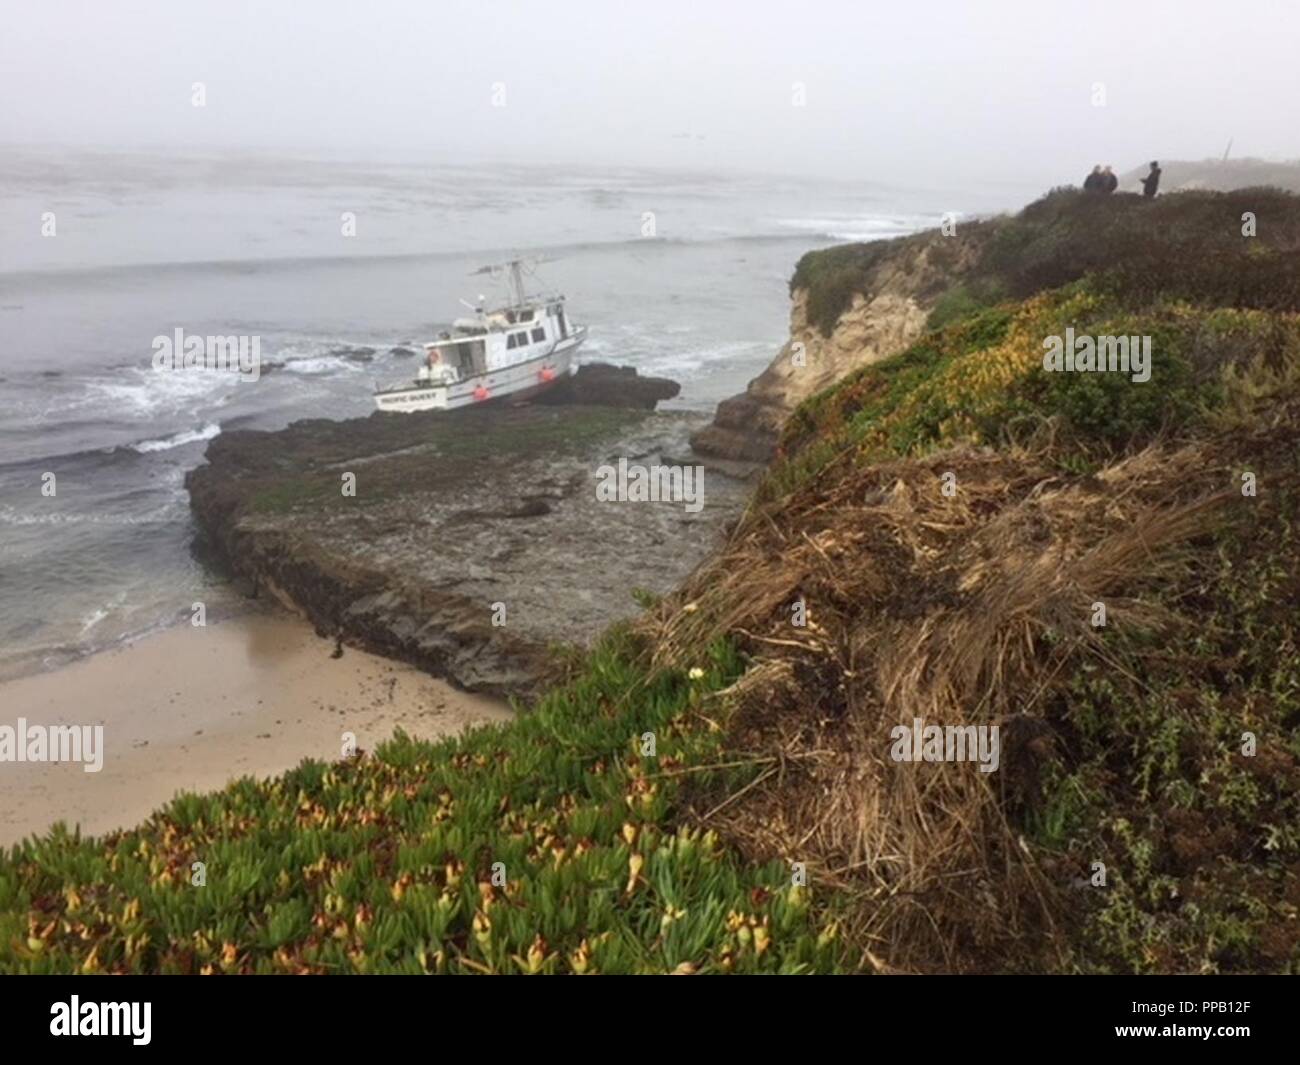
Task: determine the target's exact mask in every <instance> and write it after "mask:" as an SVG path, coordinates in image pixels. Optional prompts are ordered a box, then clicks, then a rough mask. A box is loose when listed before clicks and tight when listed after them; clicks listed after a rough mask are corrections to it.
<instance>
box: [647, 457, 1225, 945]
mask: <svg viewBox="0 0 1300 1065" xmlns="http://www.w3.org/2000/svg"><path fill="white" fill-rule="evenodd" d="M946 474H953V475H955V478H956V480H955V491H954V492H953V493H952V494H950V495H949V494H945V493H944V491H943V484H944V477H945V475H946ZM1233 477H1234V470H1233V469H1232V468H1231V466H1230V464H1229V462H1228V461H1227V460H1226V459H1225V458H1224V457H1223V456H1221V455H1216V454H1215V452H1214V451H1213V449H1212V448H1211V447H1210V446H1209V445H1205V444H1187V443H1184V444H1182V445H1181V446H1176V445H1174V444H1170V443H1164V444H1158V445H1154V446H1150V447H1147V448H1146V449H1144V450H1142V451H1140V452H1138V453H1136V454H1134V455H1131V456H1128V457H1125V458H1122V459H1121V460H1119V461H1117V462H1115V463H1114V464H1112V465H1110V466H1108V467H1106V468H1105V469H1104V470H1103V471H1102V472H1101V473H1100V474H1098V475H1096V476H1091V477H1085V478H1077V477H1069V478H1066V477H1063V476H1062V474H1061V468H1060V465H1059V464H1057V463H1051V462H1049V460H1048V457H1047V456H1045V455H1043V454H1030V453H1028V452H1024V451H1014V452H1003V453H998V452H993V451H989V450H972V449H962V450H954V451H948V452H943V453H939V454H935V455H931V456H929V457H928V458H925V459H922V460H911V459H908V460H896V461H887V462H884V463H881V464H879V465H875V466H870V467H864V466H860V465H857V464H855V463H854V462H853V461H852V460H850V459H848V458H845V459H842V460H841V461H840V462H838V463H836V464H833V465H832V466H830V467H828V468H827V469H825V470H823V471H822V472H821V473H820V475H819V476H818V477H817V478H816V479H815V480H813V481H812V482H811V483H808V484H805V485H804V486H803V487H801V488H799V489H797V490H796V491H795V492H794V493H793V494H792V495H791V496H789V497H787V498H785V499H783V500H781V501H780V504H779V512H778V511H777V510H775V509H773V508H772V507H759V506H755V507H754V508H752V509H751V511H750V513H749V514H747V515H746V518H745V520H744V521H742V522H741V523H740V525H739V527H738V528H737V530H736V532H735V533H734V534H733V536H732V538H731V540H730V542H729V543H728V544H727V545H726V547H725V549H724V550H723V551H722V552H721V553H720V554H719V555H718V556H717V557H716V558H715V559H714V560H712V561H711V562H710V563H709V564H707V565H706V566H705V567H703V568H701V569H700V570H699V571H698V572H697V573H696V574H695V575H694V576H693V577H692V579H691V580H690V581H689V582H688V583H687V584H686V585H685V586H684V587H683V588H682V589H681V591H680V592H679V595H678V596H677V597H676V598H674V599H673V600H671V601H667V602H665V603H663V604H661V606H660V608H659V609H658V611H657V612H655V613H654V614H653V615H652V616H651V618H650V619H649V621H648V622H647V624H648V625H650V626H652V627H653V628H654V630H655V631H654V634H653V635H654V643H655V646H656V657H657V660H658V662H659V663H660V664H675V665H686V664H689V662H690V661H691V657H692V653H693V651H694V649H695V648H698V647H700V646H703V645H704V644H705V643H707V642H708V641H709V640H710V639H712V638H714V637H715V636H717V635H720V634H730V635H732V636H733V637H735V638H738V639H739V640H740V641H741V643H742V646H743V647H744V648H745V649H746V650H747V651H748V652H749V653H750V654H751V655H752V657H753V665H752V668H751V669H750V670H749V672H748V673H747V674H746V675H745V676H744V677H742V679H741V680H740V681H739V682H738V683H737V684H736V685H734V686H733V688H732V689H731V690H730V693H729V694H730V696H731V704H732V706H733V707H734V712H733V713H732V715H731V717H730V719H729V724H728V728H729V729H730V732H731V746H732V748H733V750H740V751H746V752H754V753H755V757H756V765H761V766H763V767H764V768H763V770H762V772H761V774H760V775H759V776H757V777H756V778H755V779H754V780H753V781H752V782H751V783H750V784H749V785H748V786H747V787H746V788H745V790H744V793H743V794H740V795H731V796H727V797H723V798H722V800H721V801H719V796H717V795H711V794H702V795H700V796H698V799H697V802H696V807H697V813H698V814H699V815H700V816H704V817H706V819H707V820H708V821H709V823H710V825H711V827H717V828H720V829H721V830H722V831H724V832H725V833H726V834H727V835H729V836H730V837H731V838H732V839H733V840H734V841H736V842H738V843H739V844H740V845H741V846H742V847H743V848H744V849H745V850H746V851H747V852H748V853H750V854H751V855H752V856H753V857H755V858H762V859H765V860H766V859H771V858H773V857H781V858H784V859H786V860H788V861H792V862H799V861H801V862H805V863H806V864H807V866H808V869H809V873H810V879H811V880H813V881H814V882H821V883H826V882H831V883H833V884H835V885H836V886H837V887H840V888H844V889H848V890H850V891H852V892H853V893H854V894H855V896H856V901H857V903H858V905H857V906H855V912H856V913H857V915H858V927H857V928H856V929H854V932H855V933H856V935H857V936H859V937H860V941H861V944H862V950H863V955H862V956H863V961H864V964H868V965H874V966H875V967H876V968H879V969H883V970H886V971H892V970H904V971H914V970H932V969H969V968H982V967H991V968H1007V967H1011V966H1012V965H1013V958H1012V953H1014V954H1016V955H1022V956H1023V955H1025V953H1026V950H1027V949H1028V951H1029V953H1031V954H1033V955H1034V956H1035V957H1036V958H1037V959H1038V962H1039V963H1041V964H1051V963H1052V958H1051V955H1050V950H1051V949H1052V948H1050V947H1048V946H1046V945H1047V944H1051V943H1053V942H1055V937H1054V936H1053V934H1052V933H1053V928H1054V924H1055V921H1056V915H1057V914H1058V913H1059V906H1060V901H1061V900H1060V897H1059V896H1060V893H1061V891H1062V889H1063V887H1064V886H1065V885H1062V884H1060V883H1055V882H1052V881H1050V880H1049V877H1047V876H1046V875H1044V873H1043V872H1042V871H1041V870H1040V868H1039V867H1038V865H1037V864H1036V862H1035V860H1034V857H1033V854H1032V851H1031V849H1030V848H1029V847H1027V846H1025V845H1024V844H1023V841H1022V840H1020V839H1019V837H1018V835H1017V832H1016V830H1015V829H1014V828H1013V827H1012V826H1011V825H1010V824H1009V821H1008V818H1007V815H1006V811H1007V809H1008V808H1009V806H1010V805H1013V804H1015V803H1018V802H1019V801H1020V799H1021V798H1023V796H1025V795H1028V794H1030V793H1032V792H1033V790H1034V787H1035V780H1036V775H1037V771H1038V767H1039V766H1040V765H1041V764H1042V762H1043V760H1044V759H1045V757H1046V756H1048V755H1049V754H1050V753H1051V751H1052V750H1053V745H1054V743H1056V740H1055V738H1054V733H1053V729H1052V728H1051V726H1050V725H1049V724H1048V723H1047V722H1046V721H1045V719H1044V717H1043V715H1042V714H1041V713H1040V710H1041V707H1042V706H1043V704H1044V702H1045V700H1046V699H1047V698H1048V697H1049V696H1050V695H1051V694H1053V693H1057V692H1059V687H1058V681H1059V680H1060V678H1061V675H1062V673H1063V667H1064V666H1065V664H1066V663H1067V662H1069V663H1071V664H1072V665H1076V664H1077V661H1078V659H1079V656H1091V657H1093V658H1095V659H1097V660H1098V661H1104V660H1105V655H1106V649H1105V647H1104V645H1103V643H1102V642H1101V640H1100V639H1098V638H1097V630H1096V629H1095V628H1094V627H1093V625H1092V620H1093V616H1094V614H1093V604H1095V603H1098V602H1100V603H1104V604H1105V609H1106V621H1107V624H1108V625H1112V626H1114V625H1121V626H1124V627H1125V628H1126V629H1128V630H1130V631H1145V632H1148V633H1152V634H1155V635H1157V636H1159V635H1160V634H1162V633H1172V632H1173V631H1175V630H1177V629H1178V628H1179V627H1180V625H1182V624H1183V622H1182V621H1181V620H1180V619H1179V618H1178V617H1176V616H1175V615H1173V614H1172V613H1170V612H1169V611H1167V610H1165V609H1162V608H1161V607H1159V606H1158V605H1156V604H1155V602H1154V600H1153V599H1151V598H1144V597H1143V596H1142V594H1141V589H1142V588H1143V587H1144V586H1145V585H1148V584H1149V582H1151V581H1154V580H1159V579H1162V578H1164V579H1168V578H1169V577H1171V576H1173V575H1174V574H1175V572H1176V571H1178V570H1179V569H1180V568H1181V567H1183V565H1184V562H1185V560H1186V557H1187V551H1186V550H1185V549H1184V545H1187V544H1188V542H1189V541H1191V540H1192V539H1193V538H1196V537H1198V536H1201V535H1203V534H1206V533H1207V532H1209V531H1210V530H1211V529H1212V528H1213V526H1214V524H1215V523H1216V522H1217V521H1218V520H1219V518H1220V517H1221V516H1222V514H1223V513H1224V510H1225V506H1226V505H1227V504H1228V503H1229V502H1230V501H1232V500H1234V499H1237V500H1239V499H1240V498H1241V495H1240V491H1239V490H1238V489H1237V487H1236V486H1235V483H1234V480H1233ZM796 602H802V603H803V604H804V606H805V608H806V619H807V623H806V625H804V626H802V627H801V626H798V625H796V624H794V613H793V608H794V605H795V604H796ZM1109 665H1110V666H1111V667H1112V668H1123V667H1122V666H1119V664H1118V663H1109ZM915 718H920V719H922V720H923V722H924V723H925V724H935V725H940V726H946V725H993V724H997V725H999V726H1000V735H1001V766H1000V768H999V770H998V771H997V772H994V773H982V772H980V771H979V767H978V764H977V763H975V762H971V761H967V762H939V763H925V762H896V761H894V760H892V759H891V757H890V748H891V745H892V741H891V738H890V730H891V729H893V728H895V727H896V726H899V725H904V726H910V725H911V723H912V722H913V720H914V719H915ZM1027 945H1028V946H1027ZM1015 964H1019V965H1021V966H1022V967H1023V965H1025V964H1033V963H1032V962H1025V961H1023V958H1022V959H1021V961H1018V962H1015Z"/></svg>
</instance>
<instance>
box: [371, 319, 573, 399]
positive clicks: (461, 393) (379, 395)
mask: <svg viewBox="0 0 1300 1065" xmlns="http://www.w3.org/2000/svg"><path fill="white" fill-rule="evenodd" d="M585 338H586V330H583V331H582V333H575V334H574V335H572V336H569V337H566V338H565V339H564V340H561V341H559V342H558V343H556V344H555V345H554V346H553V347H552V348H551V349H550V350H549V351H548V352H547V353H546V354H545V355H539V356H538V357H537V358H535V359H529V360H528V361H527V362H521V363H519V364H518V365H516V366H506V367H503V368H501V369H499V370H492V371H490V372H488V373H486V374H479V375H477V376H475V377H467V378H466V379H465V380H463V381H456V382H455V383H453V384H448V385H431V384H426V383H424V382H419V381H417V382H414V383H412V384H410V385H405V386H403V387H401V388H387V389H382V390H380V391H378V392H376V393H375V406H376V407H377V408H378V409H379V410H382V411H389V412H395V413H411V412H414V411H427V410H456V409H458V408H460V407H472V406H476V405H478V404H482V403H491V402H494V401H496V400H500V399H505V398H507V397H508V398H511V399H527V398H528V397H529V396H532V395H536V394H537V393H538V392H542V391H545V390H546V389H548V388H550V387H551V386H552V385H554V384H556V383H557V382H559V381H562V380H563V379H564V378H565V377H568V376H569V375H570V374H573V373H575V372H576V371H577V368H578V365H577V358H576V356H577V351H578V348H579V346H580V345H581V344H582V342H583V340H584V339H585Z"/></svg>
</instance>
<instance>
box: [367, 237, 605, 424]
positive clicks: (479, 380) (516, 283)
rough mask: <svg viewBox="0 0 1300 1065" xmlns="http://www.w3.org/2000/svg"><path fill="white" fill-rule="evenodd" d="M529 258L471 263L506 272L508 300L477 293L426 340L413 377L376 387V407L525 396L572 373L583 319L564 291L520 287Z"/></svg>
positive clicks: (431, 406) (414, 407)
mask: <svg viewBox="0 0 1300 1065" xmlns="http://www.w3.org/2000/svg"><path fill="white" fill-rule="evenodd" d="M532 266H533V263H532V262H530V261H528V260H524V259H511V260H509V261H508V262H505V263H498V264H496V265H493V266H485V267H482V268H481V269H479V270H476V271H475V273H476V274H491V275H492V276H493V277H496V278H504V279H505V281H506V283H507V285H508V287H509V299H508V301H507V302H506V304H505V305H504V306H501V307H498V308H496V309H495V310H487V309H485V307H484V305H483V297H481V296H480V297H479V305H478V307H477V308H474V311H475V313H474V316H473V317H472V318H458V319H456V321H455V322H454V323H453V324H452V329H451V331H449V332H444V333H443V334H442V336H441V337H439V338H438V339H437V340H432V341H430V342H428V343H427V344H425V345H424V350H425V361H424V365H422V366H421V367H420V370H419V372H418V373H417V374H416V377H415V380H414V381H413V382H411V383H409V384H405V385H400V386H397V387H393V388H381V389H378V390H377V391H376V392H375V405H376V406H377V407H378V408H379V409H380V410H382V411H424V410H454V409H456V408H457V407H467V406H471V405H473V404H475V403H484V402H488V401H490V400H495V399H502V398H505V397H507V396H513V397H515V398H516V399H525V398H527V397H528V396H530V395H534V394H536V393H537V392H539V391H541V390H543V389H546V388H549V387H550V386H551V385H553V384H555V382H557V381H559V380H561V379H563V378H564V377H567V376H568V375H570V374H572V373H575V372H576V371H577V359H576V354H577V350H578V347H579V345H581V344H582V342H583V341H584V340H585V339H586V337H587V327H586V326H581V325H574V324H573V323H572V322H571V321H570V320H569V316H568V311H567V309H566V307H565V299H564V296H563V295H560V294H557V293H549V294H548V293H541V294H535V295H529V294H528V293H527V292H526V291H525V289H524V272H525V270H531V267H532ZM467 306H468V304H467Z"/></svg>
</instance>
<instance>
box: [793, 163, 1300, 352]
mask: <svg viewBox="0 0 1300 1065" xmlns="http://www.w3.org/2000/svg"><path fill="white" fill-rule="evenodd" d="M1248 217H1249V218H1251V219H1253V223H1251V224H1250V225H1249V226H1248V223H1247V218H1248ZM1248 228H1249V229H1250V230H1251V232H1252V233H1253V235H1250V236H1247V235H1245V232H1244V231H1245V230H1246V229H1248ZM956 246H961V247H962V249H963V253H962V254H960V255H958V254H955V253H953V252H952V250H951V249H952V248H953V247H956ZM921 248H926V249H928V251H929V254H931V255H934V256H939V257H942V256H945V255H946V256H947V258H948V259H949V260H951V270H950V271H949V278H948V281H949V288H948V289H947V291H946V292H943V293H935V294H934V298H933V299H931V300H930V304H931V306H932V308H933V309H932V314H933V315H934V317H933V318H932V320H931V323H930V324H931V326H932V327H934V328H939V327H942V326H944V325H947V324H949V323H951V322H952V321H955V320H956V318H957V317H959V316H960V315H961V314H963V313H975V312H977V311H979V310H981V309H983V308H984V307H987V306H989V305H990V303H992V302H994V301H996V300H997V299H1001V298H1003V297H1010V298H1018V299H1020V298H1025V297H1028V296H1031V295H1034V294H1036V293H1039V292H1044V291H1047V290H1049V289H1054V288H1058V287H1060V286H1063V285H1066V284H1069V283H1070V282H1073V281H1077V280H1079V279H1081V278H1083V277H1085V276H1087V275H1100V274H1109V275H1111V283H1110V288H1111V291H1112V292H1115V293H1122V294H1123V295H1124V297H1125V298H1126V299H1127V300H1128V301H1130V302H1136V301H1142V302H1148V303H1149V302H1154V301H1158V300H1161V299H1184V300H1190V301H1194V302H1204V303H1208V304H1213V305H1218V306H1228V307H1253V308H1264V309H1271V310H1280V309H1286V308H1295V307H1297V306H1300V260H1298V259H1297V254H1298V253H1300V197H1297V196H1295V195H1293V194H1292V193H1289V192H1283V191H1281V190H1279V189H1268V188H1260V189H1238V190H1235V191H1233V192H1227V193H1221V192H1204V191H1188V192H1180V193H1175V194H1171V195H1166V196H1161V197H1158V198H1157V199H1156V200H1154V201H1146V200H1144V199H1143V198H1142V197H1141V196H1137V195H1133V194H1128V193H1117V194H1115V195H1113V196H1094V195H1089V194H1085V193H1083V192H1080V191H1079V190H1077V189H1071V188H1066V189H1056V190H1053V191H1052V192H1050V193H1048V194H1047V195H1046V196H1044V197H1042V198H1041V199H1039V200H1037V201H1035V202H1034V203H1032V204H1030V205H1029V206H1028V207H1026V208H1025V209H1024V210H1023V211H1021V212H1020V213H1019V214H1017V215H1012V216H1008V217H999V218H993V219H988V220H985V221H980V222H974V223H967V224H964V225H961V226H959V227H958V231H957V234H956V235H955V236H952V237H944V236H941V235H940V234H939V233H938V232H936V231H930V232H927V233H922V234H917V235H915V236H911V237H904V238H900V239H897V240H893V241H890V240H882V241H873V242H870V243H867V244H847V245H841V246H839V247H835V248H828V249H825V250H823V251H815V252H809V253H808V254H807V255H805V256H804V257H803V258H802V259H800V261H799V264H798V266H797V267H796V269H795V272H794V277H793V278H792V280H791V289H792V290H802V291H804V292H805V294H806V299H807V308H808V312H807V313H808V321H809V323H810V324H811V325H813V326H815V327H816V328H818V329H819V330H820V331H821V332H822V334H823V335H825V336H829V335H830V334H831V332H832V331H833V330H834V328H835V323H836V322H837V321H838V319H839V317H840V315H841V314H843V313H844V311H845V310H847V309H848V307H849V306H850V304H851V303H852V302H853V298H854V296H855V295H857V294H859V293H861V294H862V295H864V296H868V297H869V296H870V295H871V293H872V292H873V290H874V289H875V288H876V287H877V286H878V285H879V284H880V279H881V268H882V267H888V266H889V265H891V264H893V263H896V262H898V261H900V260H902V259H905V258H907V257H908V256H909V255H910V254H912V253H913V252H914V251H915V250H918V249H921ZM924 298H928V297H923V299H924Z"/></svg>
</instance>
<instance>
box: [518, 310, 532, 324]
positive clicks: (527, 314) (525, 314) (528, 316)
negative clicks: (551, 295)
mask: <svg viewBox="0 0 1300 1065" xmlns="http://www.w3.org/2000/svg"><path fill="white" fill-rule="evenodd" d="M519 320H520V321H521V322H531V321H532V320H533V312H532V311H520V312H519Z"/></svg>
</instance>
